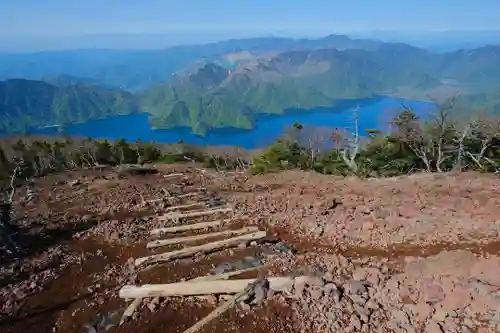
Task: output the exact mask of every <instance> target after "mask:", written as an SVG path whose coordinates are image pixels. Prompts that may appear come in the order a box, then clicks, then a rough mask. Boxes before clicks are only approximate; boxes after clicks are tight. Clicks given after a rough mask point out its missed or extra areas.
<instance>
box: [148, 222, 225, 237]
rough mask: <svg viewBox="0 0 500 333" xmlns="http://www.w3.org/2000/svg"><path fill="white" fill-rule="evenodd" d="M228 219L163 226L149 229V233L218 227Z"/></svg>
mask: <svg viewBox="0 0 500 333" xmlns="http://www.w3.org/2000/svg"><path fill="white" fill-rule="evenodd" d="M230 221H231V220H230V219H225V220H215V221H210V222H200V223H193V224H185V225H179V226H175V227H165V228H156V229H153V230H151V231H150V233H151V235H159V234H163V233H164V234H175V233H177V232H183V231H190V230H199V229H208V228H216V227H220V226H222V225H224V224H226V223H228V222H230Z"/></svg>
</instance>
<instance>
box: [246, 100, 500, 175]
mask: <svg viewBox="0 0 500 333" xmlns="http://www.w3.org/2000/svg"><path fill="white" fill-rule="evenodd" d="M358 125H359V124H358V114H357V111H354V129H353V130H352V131H348V130H345V129H342V130H336V131H334V132H333V133H331V132H330V133H326V135H319V136H318V133H317V131H315V130H314V129H311V128H310V129H309V130H308V128H307V127H305V126H303V125H301V124H297V123H296V124H294V126H293V129H292V130H291V132H290V133H289V134H288V135H286V136H284V137H282V138H280V139H278V140H277V141H276V143H274V144H273V145H271V146H270V147H269V148H268V149H267V150H266V151H265V152H264V153H263V154H262V155H261V156H259V157H257V158H255V159H254V161H253V166H252V172H253V173H254V174H261V173H267V172H273V171H279V170H284V169H288V168H300V169H303V170H315V171H318V172H320V173H324V174H337V175H357V176H361V177H390V176H397V175H403V174H409V173H412V172H417V171H428V172H445V171H465V170H476V171H481V172H497V173H498V172H500V118H499V117H498V116H495V115H492V114H488V113H475V114H473V115H469V116H467V117H464V115H463V114H458V113H456V111H455V109H454V104H453V100H450V101H448V102H447V103H446V104H442V105H441V106H440V107H439V108H438V110H437V111H436V112H435V113H433V114H432V115H431V116H430V117H429V118H428V119H420V118H419V117H418V116H417V115H416V113H415V112H413V110H411V109H408V108H405V107H403V108H402V110H400V111H399V112H398V113H397V114H396V116H395V117H393V118H392V119H391V120H390V125H391V126H390V127H391V129H390V130H389V131H388V132H387V133H381V132H380V131H378V130H366V131H365V132H366V133H365V134H366V135H364V136H361V134H360V130H359V126H358ZM304 132H306V133H304ZM323 134H325V133H323ZM325 147H327V149H321V148H325Z"/></svg>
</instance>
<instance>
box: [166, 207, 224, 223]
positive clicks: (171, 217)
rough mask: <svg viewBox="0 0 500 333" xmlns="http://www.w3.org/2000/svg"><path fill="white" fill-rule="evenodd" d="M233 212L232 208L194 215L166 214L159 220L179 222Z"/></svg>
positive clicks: (194, 213)
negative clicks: (180, 220)
mask: <svg viewBox="0 0 500 333" xmlns="http://www.w3.org/2000/svg"><path fill="white" fill-rule="evenodd" d="M232 211H233V209H232V208H231V207H224V208H218V209H209V210H204V211H201V212H192V213H185V214H181V213H175V214H174V213H170V214H165V215H163V216H159V217H158V220H160V221H164V220H179V219H186V218H194V217H202V216H208V215H213V214H217V213H229V212H232Z"/></svg>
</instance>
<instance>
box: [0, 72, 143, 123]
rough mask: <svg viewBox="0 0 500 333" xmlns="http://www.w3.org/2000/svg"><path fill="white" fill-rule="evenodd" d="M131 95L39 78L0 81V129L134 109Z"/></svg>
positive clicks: (101, 115) (79, 118)
mask: <svg viewBox="0 0 500 333" xmlns="http://www.w3.org/2000/svg"><path fill="white" fill-rule="evenodd" d="M138 110H139V109H138V105H137V103H136V100H135V96H133V95H132V94H130V93H128V92H123V91H119V90H105V89H102V88H99V87H96V86H87V85H69V86H64V87H58V86H55V85H51V84H49V83H47V82H43V81H34V80H24V79H13V80H7V81H2V82H0V132H15V131H22V130H24V129H27V128H29V127H39V126H49V125H55V124H67V123H75V122H83V121H86V120H89V119H94V118H99V117H103V116H108V115H115V114H128V113H132V112H136V111H138Z"/></svg>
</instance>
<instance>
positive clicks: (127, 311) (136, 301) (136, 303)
mask: <svg viewBox="0 0 500 333" xmlns="http://www.w3.org/2000/svg"><path fill="white" fill-rule="evenodd" d="M141 303H142V298H136V299H134V300H133V301H132V303H130V305H129V306H128V307H127V308H126V309H125V311H124V312H123V315H122V317H121V319H120V325H122V324H123V323H124V322H125V321H126V320H127V319H128V318H130V317H132V315H133V314H134V312H135V310H136V309H137V308H138V307H139V306H140V305H141Z"/></svg>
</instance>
